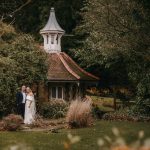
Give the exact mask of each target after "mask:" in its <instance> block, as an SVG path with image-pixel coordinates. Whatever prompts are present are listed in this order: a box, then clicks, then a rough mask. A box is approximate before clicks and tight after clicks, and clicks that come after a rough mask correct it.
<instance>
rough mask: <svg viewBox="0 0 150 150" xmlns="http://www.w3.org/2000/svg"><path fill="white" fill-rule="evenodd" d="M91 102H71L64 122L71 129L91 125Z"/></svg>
mask: <svg viewBox="0 0 150 150" xmlns="http://www.w3.org/2000/svg"><path fill="white" fill-rule="evenodd" d="M91 110H92V108H91V101H88V100H86V101H80V100H75V101H72V102H71V104H70V107H69V110H68V112H67V117H66V121H67V123H68V125H69V127H71V128H79V127H87V126H90V125H91V124H92V113H91Z"/></svg>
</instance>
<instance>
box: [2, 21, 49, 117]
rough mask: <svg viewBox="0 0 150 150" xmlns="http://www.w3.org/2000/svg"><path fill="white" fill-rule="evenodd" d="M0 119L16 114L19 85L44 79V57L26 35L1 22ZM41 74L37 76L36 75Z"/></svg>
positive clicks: (31, 39)
mask: <svg viewBox="0 0 150 150" xmlns="http://www.w3.org/2000/svg"><path fill="white" fill-rule="evenodd" d="M0 33H1V35H0V117H1V116H6V115H8V114H10V113H14V112H15V111H16V98H15V96H16V92H17V89H18V87H20V85H22V84H32V83H35V82H38V81H41V80H44V79H45V78H46V72H47V66H46V63H45V60H46V54H45V53H44V51H42V50H41V49H40V48H39V46H37V44H36V42H35V41H34V39H33V38H32V37H31V36H30V35H27V34H21V33H17V32H16V31H15V29H14V28H13V26H11V25H7V24H5V23H3V22H2V21H0ZM39 72H40V73H39Z"/></svg>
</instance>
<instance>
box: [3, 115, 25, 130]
mask: <svg viewBox="0 0 150 150" xmlns="http://www.w3.org/2000/svg"><path fill="white" fill-rule="evenodd" d="M22 122H23V119H22V117H21V116H18V115H14V114H10V115H8V116H6V117H4V118H3V120H2V124H1V125H3V130H7V131H16V130H18V129H20V127H21V124H22Z"/></svg>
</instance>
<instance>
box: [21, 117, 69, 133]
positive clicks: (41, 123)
mask: <svg viewBox="0 0 150 150" xmlns="http://www.w3.org/2000/svg"><path fill="white" fill-rule="evenodd" d="M66 127H67V124H66V122H65V119H64V118H63V119H53V120H38V121H37V122H35V123H34V124H33V125H24V124H23V125H22V126H21V131H31V132H32V131H45V132H48V131H50V132H52V133H58V132H59V130H60V129H64V128H66Z"/></svg>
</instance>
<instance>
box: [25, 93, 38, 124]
mask: <svg viewBox="0 0 150 150" xmlns="http://www.w3.org/2000/svg"><path fill="white" fill-rule="evenodd" d="M30 102H32V103H31V106H30V108H29V105H30ZM35 114H36V106H35V99H34V96H30V95H27V97H26V104H25V115H24V123H25V124H32V123H33V122H34V121H35Z"/></svg>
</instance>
